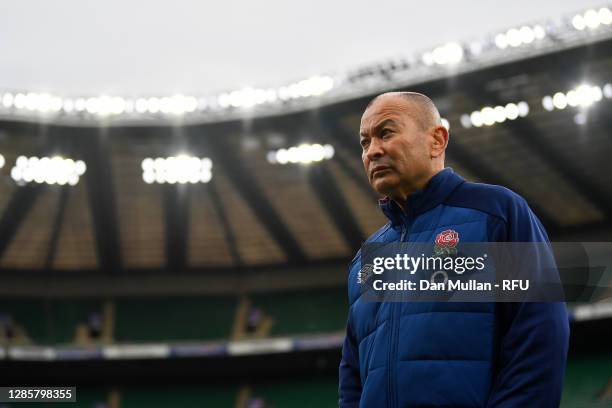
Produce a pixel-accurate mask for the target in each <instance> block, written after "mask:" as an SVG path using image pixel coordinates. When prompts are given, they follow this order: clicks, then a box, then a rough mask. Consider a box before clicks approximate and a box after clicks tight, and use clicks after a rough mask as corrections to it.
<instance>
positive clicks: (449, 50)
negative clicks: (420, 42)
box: [422, 42, 463, 65]
mask: <svg viewBox="0 0 612 408" xmlns="http://www.w3.org/2000/svg"><path fill="white" fill-rule="evenodd" d="M462 59H463V47H462V46H461V45H460V44H458V43H456V42H449V43H446V44H444V45H442V46H440V47H436V48H434V49H433V51H431V52H426V53H425V54H423V56H422V60H423V63H425V65H433V64H437V65H447V64H448V65H452V64H457V63H458V62H460V61H461V60H462Z"/></svg>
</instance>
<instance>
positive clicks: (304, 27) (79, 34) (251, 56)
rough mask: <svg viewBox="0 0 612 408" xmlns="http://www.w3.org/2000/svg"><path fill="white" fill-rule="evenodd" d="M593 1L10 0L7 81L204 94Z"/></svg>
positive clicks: (370, 59) (2, 16)
mask: <svg viewBox="0 0 612 408" xmlns="http://www.w3.org/2000/svg"><path fill="white" fill-rule="evenodd" d="M600 5H602V1H597V0H562V1H559V0H556V1H555V0H541V1H530V0H515V1H507V2H499V1H498V2H490V1H484V0H481V1H463V2H458V1H452V0H445V1H437V2H419V3H418V6H415V5H414V4H413V3H411V2H397V1H391V0H385V1H379V2H377V3H376V6H375V9H374V6H372V3H371V2H367V1H351V2H347V1H344V2H329V1H321V0H317V1H309V2H302V3H296V2H285V1H281V0H273V1H266V2H263V3H261V2H259V3H253V2H244V1H243V2H239V1H228V2H214V3H211V2H197V1H185V0H183V1H174V2H172V3H168V2H164V1H146V2H144V1H137V2H125V1H119V0H109V1H105V2H103V3H90V2H82V1H69V0H63V1H60V2H39V1H32V0H26V1H13V2H4V4H3V5H2V13H0V51H1V52H2V64H0V90H23V91H26V92H27V91H32V92H50V93H55V94H59V95H67V96H70V95H72V96H74V95H98V94H113V95H120V96H138V95H145V96H147V95H159V94H168V95H172V94H175V93H183V94H209V93H214V92H219V91H225V90H232V89H240V88H243V87H245V86H256V87H258V86H259V87H270V86H280V85H282V84H285V83H289V82H292V81H295V80H299V79H302V78H306V77H309V76H311V75H317V74H323V73H331V74H334V73H338V72H344V71H346V70H351V69H354V68H355V67H358V66H360V65H363V64H371V63H376V62H378V61H384V60H387V59H390V58H396V57H399V56H406V55H412V54H414V53H416V52H420V51H422V50H425V49H428V48H431V47H434V46H437V45H439V44H443V43H446V42H449V41H463V40H469V39H471V38H475V37H482V36H485V35H494V34H495V33H496V32H497V31H499V30H501V29H506V28H508V27H512V26H516V25H521V24H527V23H533V22H539V21H547V20H549V19H551V18H552V19H555V18H558V17H561V16H563V15H566V14H568V13H573V12H578V11H581V10H583V9H587V8H589V7H595V6H600Z"/></svg>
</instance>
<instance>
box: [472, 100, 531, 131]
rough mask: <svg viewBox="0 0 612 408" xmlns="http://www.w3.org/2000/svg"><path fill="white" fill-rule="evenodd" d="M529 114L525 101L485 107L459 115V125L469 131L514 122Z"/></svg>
mask: <svg viewBox="0 0 612 408" xmlns="http://www.w3.org/2000/svg"><path fill="white" fill-rule="evenodd" d="M528 114H529V105H528V104H527V102H525V101H520V102H518V103H508V104H506V105H498V106H485V107H483V108H481V109H480V110H475V111H473V112H472V113H471V114H469V115H468V114H463V115H461V125H462V126H463V127H464V128H466V129H469V128H471V127H472V126H473V127H481V126H493V125H494V124H496V123H503V122H505V121H506V120H515V119H518V118H519V117H520V118H522V117H525V116H527V115H528Z"/></svg>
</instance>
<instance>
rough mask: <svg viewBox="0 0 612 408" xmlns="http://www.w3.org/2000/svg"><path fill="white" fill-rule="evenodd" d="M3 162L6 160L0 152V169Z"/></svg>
mask: <svg viewBox="0 0 612 408" xmlns="http://www.w3.org/2000/svg"><path fill="white" fill-rule="evenodd" d="M5 164H6V160H5V159H4V156H3V155H1V154H0V169H1V168H3V167H4V165H5Z"/></svg>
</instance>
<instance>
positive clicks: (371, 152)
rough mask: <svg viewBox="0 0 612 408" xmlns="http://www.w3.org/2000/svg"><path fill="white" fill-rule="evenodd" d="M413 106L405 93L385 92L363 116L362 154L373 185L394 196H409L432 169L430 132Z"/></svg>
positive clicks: (361, 127) (382, 192) (361, 132)
mask: <svg viewBox="0 0 612 408" xmlns="http://www.w3.org/2000/svg"><path fill="white" fill-rule="evenodd" d="M413 109H416V108H415V107H414V106H413V105H412V103H410V102H409V101H406V100H405V99H404V98H402V97H401V96H383V97H380V98H378V99H377V100H376V101H375V102H374V103H373V104H372V105H371V106H370V107H369V108H368V109H366V111H365V112H364V114H363V116H362V118H361V126H360V132H359V133H360V143H361V147H362V149H363V152H362V154H361V158H362V160H363V166H364V168H365V171H366V174H367V176H368V180H369V181H370V185H371V186H372V188H374V190H375V191H376V192H378V193H379V194H381V195H386V196H389V197H391V198H394V199H406V197H407V196H408V195H409V194H410V193H411V192H413V191H414V190H416V189H418V188H420V185H421V182H422V181H423V180H424V179H426V178H427V175H428V174H429V173H430V171H431V169H430V157H431V156H430V148H429V145H428V135H427V132H426V131H425V130H423V129H421V128H420V126H419V124H418V123H417V122H416V120H415V119H413V117H414V116H415V115H414V113H415V112H414V111H412V110H413Z"/></svg>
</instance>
